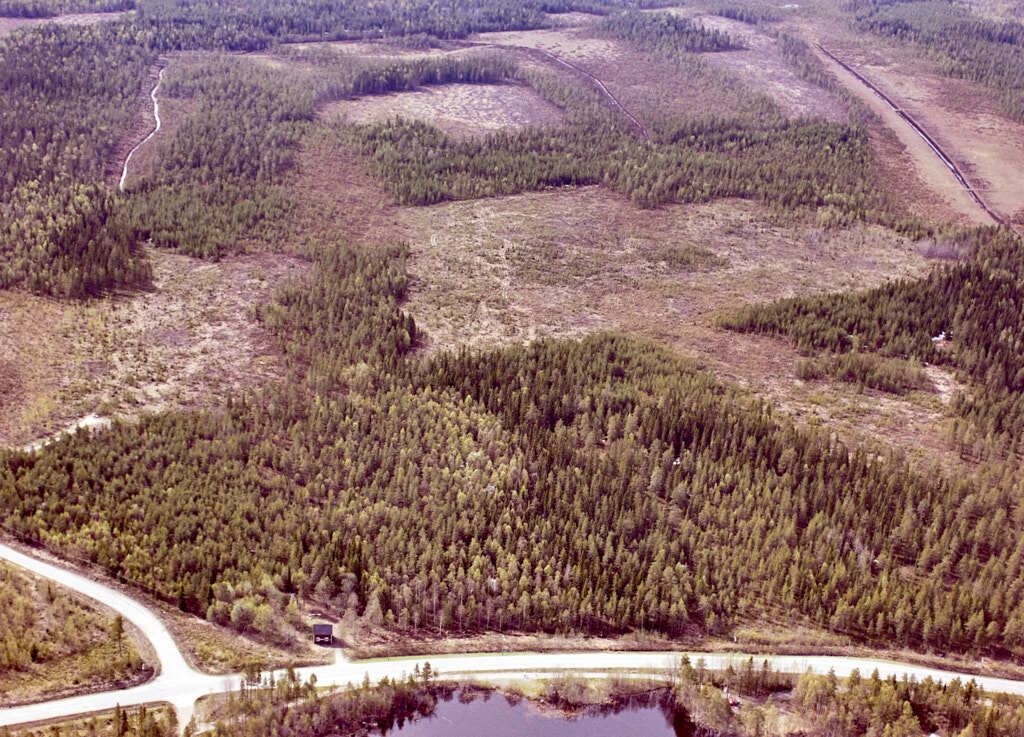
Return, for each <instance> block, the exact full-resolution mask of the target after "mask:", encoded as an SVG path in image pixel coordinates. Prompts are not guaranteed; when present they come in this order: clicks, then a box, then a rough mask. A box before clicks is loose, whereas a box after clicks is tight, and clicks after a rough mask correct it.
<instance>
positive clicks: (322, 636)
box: [313, 624, 334, 645]
mask: <svg viewBox="0 0 1024 737" xmlns="http://www.w3.org/2000/svg"><path fill="white" fill-rule="evenodd" d="M313 644H315V645H333V644H334V625H333V624H314V625H313Z"/></svg>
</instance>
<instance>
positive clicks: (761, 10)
mask: <svg viewBox="0 0 1024 737" xmlns="http://www.w3.org/2000/svg"><path fill="white" fill-rule="evenodd" d="M711 12H712V13H713V14H714V15H719V16H721V17H723V18H730V19H732V20H738V21H740V22H742V23H750V24H751V25H761V24H764V23H775V22H777V21H780V20H782V14H781V13H780V12H779V11H778V10H777V9H776V8H775V7H774V6H772V5H768V4H760V3H749V4H746V5H734V4H728V5H718V6H715V7H712V8H711Z"/></svg>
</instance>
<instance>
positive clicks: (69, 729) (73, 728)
mask: <svg viewBox="0 0 1024 737" xmlns="http://www.w3.org/2000/svg"><path fill="white" fill-rule="evenodd" d="M177 734H178V731H177V729H176V720H175V717H174V710H173V709H170V708H167V707H149V708H147V707H145V706H140V707H139V708H138V709H122V708H121V707H117V708H115V709H114V711H112V712H107V713H105V714H101V715H98V716H91V717H87V718H79V719H69V720H67V721H64V722H58V723H56V724H50V725H48V726H46V727H38V728H35V729H25V728H20V727H2V728H0V735H3V737H174V735H177Z"/></svg>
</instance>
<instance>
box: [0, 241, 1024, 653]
mask: <svg viewBox="0 0 1024 737" xmlns="http://www.w3.org/2000/svg"><path fill="white" fill-rule="evenodd" d="M317 273H318V276H317V277H316V281H315V282H314V284H313V285H312V287H309V286H303V287H295V288H292V289H289V290H287V291H285V292H284V293H283V294H282V295H281V297H280V299H279V301H278V303H277V304H276V305H275V306H272V307H270V308H268V309H267V310H266V311H265V312H264V313H263V315H262V318H263V319H264V320H265V321H266V323H267V324H268V326H270V327H271V329H272V330H273V332H274V333H275V334H276V335H278V336H279V339H280V340H281V342H282V346H283V348H284V349H285V351H286V353H287V355H288V356H289V357H290V361H291V366H292V371H293V372H294V378H293V380H292V381H290V382H288V384H286V385H285V386H284V387H282V389H281V391H280V392H277V393H275V395H273V396H272V397H267V398H263V399H260V400H257V399H255V398H252V397H248V398H247V397H240V398H238V399H237V400H234V401H232V402H231V403H230V404H229V405H228V406H227V407H225V408H224V409H223V410H222V411H217V412H204V413H200V414H197V415H189V414H184V415H173V414H172V415H160V416H155V417H151V418H146V419H143V420H141V421H140V422H139V423H138V424H134V425H118V426H115V428H114V429H113V430H112V431H110V432H108V433H106V434H104V435H103V437H102V439H100V438H97V439H94V438H91V437H89V436H88V435H87V434H80V435H78V436H75V437H73V438H69V439H66V440H62V441H61V442H59V443H57V444H54V445H53V446H51V447H50V448H48V449H47V450H45V451H44V452H42V453H40V454H38V455H27V454H23V453H8V454H7V456H6V458H5V460H4V466H3V470H2V472H0V473H2V477H0V506H2V508H3V509H4V510H5V514H6V520H7V521H6V527H7V529H8V530H9V531H10V532H12V533H13V534H16V535H17V536H18V537H20V538H22V539H25V540H28V541H32V542H39V543H42V544H45V545H46V546H47V547H50V548H51V549H54V550H57V551H59V552H62V553H64V554H67V555H71V556H75V557H84V558H86V559H88V560H91V561H94V562H95V563H97V564H99V565H101V566H103V567H104V568H105V569H106V570H108V571H109V572H110V573H111V574H112V575H115V576H117V577H121V578H124V579H125V580H128V581H130V582H131V583H133V584H134V585H137V586H139V587H141V588H143V589H144V590H147V591H151V592H153V593H154V594H156V595H158V596H161V597H164V598H167V599H169V600H171V601H176V602H177V603H178V605H179V606H180V607H181V608H183V609H185V610H187V611H191V612H195V613H197V614H200V615H205V616H208V617H210V618H212V619H214V620H217V621H221V620H223V621H227V620H230V621H231V622H232V624H234V625H235V626H236V627H237V628H238V629H240V630H246V631H251V630H257V631H263V632H264V633H265V634H266V635H268V636H274V635H275V631H276V625H275V622H276V621H277V620H278V619H279V618H280V617H285V616H287V615H288V613H287V611H286V604H287V603H288V597H287V596H285V594H288V593H292V592H298V593H300V594H301V595H303V596H307V597H310V596H311V597H317V598H319V599H320V600H321V601H323V602H325V603H326V604H327V605H328V606H329V607H330V608H331V609H332V610H333V611H335V612H336V613H338V614H339V615H347V616H350V617H360V618H362V619H363V620H364V621H365V622H367V623H369V624H378V625H379V624H383V625H389V626H394V627H398V628H402V629H406V630H424V629H429V630H433V631H435V632H453V631H454V632H467V631H476V630H480V629H492V630H493V629H497V630H506V629H525V630H548V631H577V630H581V631H586V632H594V633H614V632H622V631H625V630H629V629H648V630H655V631H661V632H664V633H666V634H672V635H678V634H684V633H687V632H691V633H698V632H708V633H716V632H723V631H726V630H728V628H729V627H730V626H731V624H732V623H733V622H735V621H737V620H738V619H742V618H743V617H746V616H760V615H763V614H764V613H765V612H767V611H788V612H791V613H796V614H797V615H798V616H800V617H801V618H804V619H806V620H808V621H812V622H815V623H817V624H819V625H821V626H824V627H827V628H830V629H832V630H835V631H837V632H842V633H846V634H849V635H851V636H854V637H856V638H858V639H863V640H866V641H878V642H882V641H884V642H886V643H899V644H905V645H909V646H914V647H935V648H941V649H943V650H963V651H984V652H990V653H999V652H1005V650H1006V649H1010V650H1016V649H1017V648H1019V647H1021V646H1024V620H1021V619H1020V617H1019V615H1018V614H1017V612H1018V611H1019V609H1018V607H1019V603H1020V597H1021V595H1022V592H1021V590H1020V587H1019V586H1018V585H1017V582H1018V581H1019V580H1020V573H1021V571H1020V568H1021V565H1022V562H1024V561H1022V559H1021V555H1022V551H1024V543H1022V542H1021V541H1020V540H1019V539H1018V537H1017V536H1016V535H1015V534H1014V533H1013V531H1012V530H1013V529H1014V528H1013V527H1012V526H1007V524H1006V521H1007V520H1010V519H1016V518H1017V516H1018V515H1019V513H1020V512H1019V508H1018V505H1017V504H1016V502H1015V501H1014V498H1015V497H1014V493H1013V492H1012V491H1011V490H1010V489H1009V488H1007V487H1004V486H993V487H989V486H986V485H981V484H980V483H979V482H975V481H967V480H953V479H943V478H941V477H939V478H935V477H934V476H931V475H929V476H923V475H920V474H918V473H916V472H914V471H913V470H911V469H910V468H909V467H907V466H906V465H905V464H904V463H903V462H902V461H900V460H898V459H897V458H877V457H869V456H868V455H867V454H866V453H865V452H864V451H863V450H860V449H850V448H847V447H845V446H844V445H842V444H841V443H839V442H837V441H836V440H835V439H834V438H832V437H830V436H828V435H826V434H820V433H817V432H811V431H804V430H798V429H797V428H795V427H794V426H793V425H792V424H791V423H790V422H789V421H787V420H786V419H784V418H782V417H776V416H774V415H773V413H772V412H771V411H770V409H768V408H767V407H765V406H762V405H758V404H751V403H750V402H749V400H744V399H741V398H740V397H739V396H738V395H735V394H734V393H733V392H732V391H731V390H729V389H727V388H726V387H725V386H723V385H721V384H719V383H718V382H716V381H715V380H714V379H713V378H711V377H710V376H709V375H707V374H703V373H700V372H697V371H695V370H694V369H693V368H692V367H690V366H689V365H688V364H687V363H686V362H684V361H680V360H679V359H676V358H673V357H671V356H670V355H669V354H668V353H667V352H666V351H665V350H663V349H660V348H657V347H655V346H654V345H651V344H647V343H644V342H641V341H637V340H632V339H627V338H624V337H616V336H608V335H605V336H595V337H592V338H587V339H585V340H583V341H581V342H557V341H541V342H538V343H536V344H534V345H532V346H530V347H529V348H526V349H522V348H512V349H506V350H501V351H496V352H490V353H484V354H473V353H461V354H452V355H441V356H438V357H436V358H434V359H432V360H431V361H429V362H427V363H426V364H424V365H422V366H421V365H420V364H419V363H418V362H416V361H409V360H408V359H406V358H403V356H405V354H406V353H407V352H408V350H409V348H410V347H411V346H412V345H413V344H414V342H415V340H416V329H415V325H414V324H413V322H412V319H411V318H409V317H408V316H405V315H403V314H402V313H401V312H400V310H399V307H398V304H399V300H400V299H401V296H402V293H403V291H404V289H405V288H406V283H407V280H406V277H405V274H404V269H403V267H402V255H401V253H400V252H394V253H387V252H380V253H377V254H373V255H367V254H361V253H357V252H350V251H341V252H340V253H333V252H332V251H330V250H327V251H325V252H324V254H323V255H322V256H321V257H320V259H319V267H318V272H317ZM342 387H344V388H345V391H344V392H340V391H338V390H339V389H340V388H342ZM924 510H927V511H926V512H925V511H924ZM922 516H924V517H925V518H926V519H928V520H929V524H928V525H926V526H922V525H921V524H920V523H919V521H920V519H921V518H922ZM996 530H1001V531H1002V534H995V531H996ZM253 539H259V540H262V541H264V544H263V545H261V546H259V547H253V546H251V545H249V544H248V542H247V541H249V540H253ZM610 571H611V572H614V573H612V574H611V575H608V572H610ZM907 571H913V575H908V573H907ZM979 587H980V588H979ZM982 590H983V591H985V592H986V594H985V595H984V596H982V595H980V594H979V593H978V592H979V591H982Z"/></svg>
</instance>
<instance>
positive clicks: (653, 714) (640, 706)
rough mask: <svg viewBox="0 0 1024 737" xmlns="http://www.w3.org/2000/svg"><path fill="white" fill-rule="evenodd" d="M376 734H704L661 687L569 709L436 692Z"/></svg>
mask: <svg viewBox="0 0 1024 737" xmlns="http://www.w3.org/2000/svg"><path fill="white" fill-rule="evenodd" d="M381 726H382V729H381V731H380V732H379V734H382V735H387V736H388V737H700V736H702V735H709V734H711V733H709V732H708V731H707V730H703V729H701V728H700V727H698V726H697V725H695V724H694V723H693V721H692V720H691V719H690V718H689V715H688V714H686V712H683V711H678V712H677V711H676V710H675V709H673V708H672V707H671V706H670V705H669V704H668V703H667V701H666V700H665V699H664V693H663V692H654V693H651V694H646V695H641V696H633V697H629V698H626V699H623V700H621V701H620V702H619V703H616V704H612V705H604V706H599V707H586V708H583V709H580V710H577V711H574V712H571V713H568V714H562V713H559V712H557V711H555V710H547V709H544V710H542V709H541V708H539V707H538V706H537V705H536V704H534V703H532V702H530V701H528V700H526V699H522V698H520V697H518V696H516V695H514V694H504V698H501V697H497V698H494V697H493V693H492V692H491V691H486V690H475V689H459V690H456V691H454V692H449V693H444V694H441V695H439V696H438V701H437V704H436V706H435V707H434V709H433V711H432V712H430V713H429V714H424V715H423V716H420V717H418V718H416V719H413V720H411V721H406V720H404V719H399V720H397V721H396V722H395V723H394V724H392V725H389V726H388V727H385V726H384V725H381Z"/></svg>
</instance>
